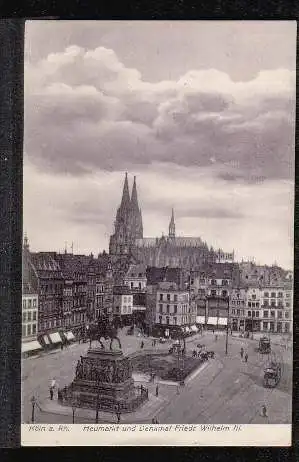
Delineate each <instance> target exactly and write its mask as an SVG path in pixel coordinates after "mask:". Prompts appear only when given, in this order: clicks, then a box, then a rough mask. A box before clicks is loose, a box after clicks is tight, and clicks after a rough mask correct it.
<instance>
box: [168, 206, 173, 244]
mask: <svg viewBox="0 0 299 462" xmlns="http://www.w3.org/2000/svg"><path fill="white" fill-rule="evenodd" d="M168 237H169V239H175V223H174V212H173V209H172V211H171V219H170V223H169V232H168Z"/></svg>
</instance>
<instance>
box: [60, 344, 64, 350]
mask: <svg viewBox="0 0 299 462" xmlns="http://www.w3.org/2000/svg"><path fill="white" fill-rule="evenodd" d="M60 348H61V351H62V350H63V343H61V346H60Z"/></svg>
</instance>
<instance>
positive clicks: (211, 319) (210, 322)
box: [207, 316, 217, 326]
mask: <svg viewBox="0 0 299 462" xmlns="http://www.w3.org/2000/svg"><path fill="white" fill-rule="evenodd" d="M207 324H212V325H213V326H217V318H214V317H212V316H211V317H210V318H209V319H208V322H207Z"/></svg>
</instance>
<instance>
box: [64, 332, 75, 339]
mask: <svg viewBox="0 0 299 462" xmlns="http://www.w3.org/2000/svg"><path fill="white" fill-rule="evenodd" d="M64 335H65V336H66V339H67V340H75V336H74V334H73V332H66V333H65V334H64Z"/></svg>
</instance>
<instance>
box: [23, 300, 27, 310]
mask: <svg viewBox="0 0 299 462" xmlns="http://www.w3.org/2000/svg"><path fill="white" fill-rule="evenodd" d="M23 308H26V300H23Z"/></svg>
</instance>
